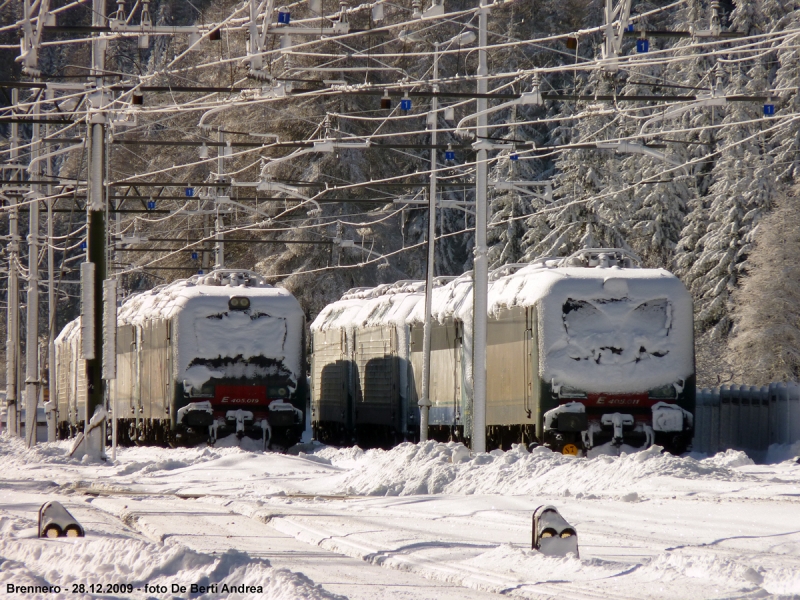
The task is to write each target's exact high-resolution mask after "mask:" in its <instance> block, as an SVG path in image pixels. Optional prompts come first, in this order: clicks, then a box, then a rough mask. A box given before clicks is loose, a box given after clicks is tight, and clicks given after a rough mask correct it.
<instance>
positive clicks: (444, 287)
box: [311, 249, 695, 454]
mask: <svg viewBox="0 0 800 600" xmlns="http://www.w3.org/2000/svg"><path fill="white" fill-rule="evenodd" d="M635 262H636V258H635V257H634V256H633V255H631V254H629V253H627V252H625V251H623V250H616V249H593V250H585V251H582V252H579V253H576V254H575V255H573V256H570V257H568V258H564V259H543V260H539V261H536V262H534V263H531V264H516V265H506V266H504V267H502V268H500V269H497V270H496V271H494V272H493V273H492V274H491V277H490V284H489V322H488V329H487V349H486V357H487V358H486V370H487V399H486V423H487V444H488V446H489V448H497V447H505V448H507V447H509V446H510V445H511V444H512V443H521V442H524V443H528V444H530V443H540V444H544V445H546V446H548V447H550V448H552V449H553V450H556V451H559V452H563V453H568V454H570V453H571V454H579V453H581V454H583V453H597V452H602V451H604V450H609V451H619V450H633V449H636V448H642V447H646V446H649V445H651V444H654V443H655V444H659V445H662V446H664V447H666V448H667V449H668V450H670V451H672V452H676V453H679V452H683V451H684V450H686V448H687V447H688V445H689V444H690V442H691V439H692V431H693V413H694V397H695V378H694V340H693V311H692V301H691V297H690V295H689V293H688V292H687V291H686V288H685V287H684V286H683V284H682V283H681V282H680V280H678V279H677V278H676V277H675V276H674V275H672V274H671V273H669V272H668V271H665V270H663V269H642V268H639V267H637V266H636V265H635ZM410 291H413V293H409V292H410ZM433 307H434V325H433V330H432V344H431V347H432V350H431V384H430V399H431V402H432V407H431V408H430V412H429V423H430V429H429V435H430V436H431V437H432V438H436V439H441V440H447V439H464V440H468V438H469V435H470V431H471V427H472V385H471V381H472V277H471V275H470V274H466V275H463V276H461V277H458V278H455V279H453V280H451V281H448V282H440V283H439V285H438V286H437V287H435V288H434V290H433ZM423 308H424V287H423V284H415V285H411V284H409V283H408V282H401V283H400V284H398V285H395V286H379V287H378V288H375V289H373V290H355V291H351V292H348V294H346V295H345V297H344V298H343V299H342V300H340V301H338V302H335V303H333V304H331V305H329V306H328V307H326V308H325V309H324V310H323V311H322V312H321V313H320V315H319V316H318V317H317V319H316V320H315V321H314V323H312V325H311V335H312V341H313V354H312V425H313V427H314V428H315V431H316V433H317V436H318V437H320V438H321V439H323V440H327V441H330V442H336V441H347V438H348V436H350V438H352V437H355V438H357V439H363V438H364V437H365V436H364V435H363V433H361V434H360V435H359V432H358V428H359V425H360V426H361V429H362V430H363V429H364V428H368V427H369V426H370V423H368V422H363V421H360V420H359V413H360V410H361V406H362V404H363V402H364V398H366V397H368V396H369V395H370V391H369V388H370V387H374V383H373V380H374V375H372V376H370V374H369V373H367V369H366V366H367V364H369V361H372V363H373V364H378V363H380V364H383V365H391V366H392V371H391V372H388V371H387V374H386V375H385V377H384V379H386V380H387V381H388V382H390V383H391V385H392V387H390V388H386V402H387V404H391V405H392V408H391V411H392V412H393V413H394V414H397V415H401V416H402V415H405V416H404V417H402V420H401V421H394V422H393V423H392V427H391V428H390V429H391V431H392V433H393V434H394V435H395V436H405V437H406V438H407V439H414V437H415V435H416V429H415V428H417V427H418V423H419V420H418V419H419V410H418V408H417V398H418V395H419V393H420V392H421V381H420V375H421V373H422V330H423V327H422V322H423V316H424V315H423ZM379 332H382V333H380V336H381V337H382V339H384V340H385V341H384V344H383V345H382V346H381V347H380V348H372V346H374V344H372V346H371V345H370V344H365V339H367V338H370V339H371V338H374V337H376V335H379ZM365 349H369V352H371V353H372V354H374V355H375V356H372V357H371V358H367V357H366V356H365ZM341 373H344V374H346V375H338V374H341ZM334 376H335V377H334ZM334 379H336V381H334ZM334 405H335V407H336V408H335V409H334V408H333V407H334ZM373 420H374V419H373ZM353 432H355V434H356V435H352V433H353ZM388 443H391V442H390V441H389V440H388V439H387V440H384V441H383V443H382V444H380V445H387V444H388Z"/></svg>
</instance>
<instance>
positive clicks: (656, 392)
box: [648, 383, 676, 400]
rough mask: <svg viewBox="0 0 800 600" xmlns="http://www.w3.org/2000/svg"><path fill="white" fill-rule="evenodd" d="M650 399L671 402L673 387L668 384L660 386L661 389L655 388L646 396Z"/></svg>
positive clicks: (673, 392) (673, 396) (673, 395)
mask: <svg viewBox="0 0 800 600" xmlns="http://www.w3.org/2000/svg"><path fill="white" fill-rule="evenodd" d="M648 395H649V396H650V398H653V399H658V400H672V399H673V398H675V396H676V394H675V386H674V385H672V384H671V383H670V384H667V385H662V386H661V387H657V388H655V389H653V390H650V393H649V394H648Z"/></svg>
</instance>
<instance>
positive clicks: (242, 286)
mask: <svg viewBox="0 0 800 600" xmlns="http://www.w3.org/2000/svg"><path fill="white" fill-rule="evenodd" d="M220 273H222V274H223V275H226V274H228V272H227V271H213V272H212V273H209V274H208V275H205V276H201V275H195V276H194V277H192V278H190V279H179V280H177V281H174V282H172V283H170V284H167V285H163V286H158V287H156V288H153V289H152V290H148V291H146V292H140V293H138V294H134V295H133V296H131V297H129V298H128V299H127V300H125V301H124V302H123V304H122V306H120V307H119V309H118V310H117V322H118V324H119V325H139V324H141V323H143V322H144V321H146V320H150V319H170V318H172V317H174V316H176V315H177V314H178V313H179V312H180V311H182V310H184V309H185V308H186V306H187V304H188V303H189V302H190V301H193V300H195V299H198V298H208V299H209V300H210V299H211V298H217V300H216V301H211V302H207V303H206V304H209V305H210V306H213V307H214V308H215V309H216V308H218V307H219V306H223V304H222V303H220V302H219V299H225V303H224V306H227V299H228V298H230V297H231V296H246V297H248V298H251V302H255V300H253V299H254V298H260V299H262V300H260V301H259V306H261V305H262V304H263V300H264V299H268V305H269V307H270V314H271V315H272V316H278V317H288V316H292V315H297V314H302V312H303V311H302V308H301V307H300V304H299V303H298V302H297V300H296V299H295V297H294V296H292V294H291V293H289V291H287V290H285V289H283V288H277V287H273V286H271V285H269V284H267V283H265V282H264V281H263V279H261V278H260V277H259V278H258V279H255V278H251V279H245V278H243V277H236V276H235V275H236V274H237V273H250V272H249V271H240V272H239V271H235V272H232V276H231V277H222V276H220ZM253 275H255V273H253ZM192 304H193V305H194V304H196V301H195V302H192ZM253 306H254V308H255V304H254V305H253ZM264 306H266V304H264Z"/></svg>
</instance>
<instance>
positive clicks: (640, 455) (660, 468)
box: [309, 442, 800, 500]
mask: <svg viewBox="0 0 800 600" xmlns="http://www.w3.org/2000/svg"><path fill="white" fill-rule="evenodd" d="M309 458H312V457H311V456H310V457H309ZM313 458H316V459H317V460H319V459H320V458H322V459H326V460H327V461H330V463H331V465H333V466H337V467H342V468H346V469H347V474H346V475H344V476H343V477H342V478H341V480H339V481H338V482H337V489H336V491H338V492H339V493H344V494H348V495H370V496H376V495H379V496H409V495H417V494H514V495H521V494H549V495H578V494H580V495H581V496H589V497H591V495H595V494H598V495H603V496H607V495H609V494H611V495H620V496H621V497H622V498H623V499H626V498H630V499H632V500H635V499H636V493H637V491H639V492H641V491H647V492H653V491H658V488H659V487H663V486H660V485H658V483H657V482H658V481H662V482H663V479H664V478H670V479H671V480H673V484H672V485H671V486H669V489H662V490H660V491H661V492H662V493H665V492H668V493H675V492H681V491H683V490H684V489H685V488H686V487H687V486H688V485H689V482H691V481H697V480H702V481H706V482H720V483H721V482H727V483H733V482H739V483H746V482H748V481H749V482H756V481H759V480H758V479H757V478H755V476H753V475H750V474H748V473H746V472H743V471H741V470H738V469H736V467H742V466H748V465H753V461H752V460H750V459H749V458H748V457H747V455H745V454H744V453H743V452H737V451H734V450H729V451H728V452H726V453H724V454H718V455H716V456H713V457H711V458H705V459H700V460H698V459H695V458H692V457H677V456H673V455H671V454H667V453H662V451H661V448H659V447H658V446H653V447H651V448H650V449H648V450H644V451H642V452H636V453H633V454H628V455H622V456H619V457H616V456H599V457H596V458H592V459H585V458H576V457H573V456H566V455H562V454H557V453H554V452H551V451H550V450H548V449H546V448H535V449H534V450H533V451H532V452H528V450H526V449H525V447H524V446H521V445H517V446H515V447H514V448H513V449H512V450H510V451H508V452H503V451H501V450H494V451H492V452H490V453H482V454H478V455H475V456H472V455H470V453H469V451H468V450H467V449H466V448H465V447H464V446H463V445H461V444H456V443H448V444H443V443H436V442H426V443H422V444H418V445H414V444H402V445H400V446H397V447H396V448H393V449H392V450H388V451H385V450H369V451H366V452H363V451H361V450H359V449H358V448H348V449H342V450H340V449H334V448H321V449H320V450H317V451H316V452H315V453H314V454H313ZM798 470H800V469H798ZM798 475H800V474H798ZM676 480H677V481H676ZM680 480H683V481H685V482H687V485H683V484H682V483H681V481H680ZM578 497H580V496H578Z"/></svg>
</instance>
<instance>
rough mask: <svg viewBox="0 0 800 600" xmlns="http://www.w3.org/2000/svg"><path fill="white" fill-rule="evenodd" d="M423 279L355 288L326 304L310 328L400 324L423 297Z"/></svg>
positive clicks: (328, 328) (345, 327) (320, 329)
mask: <svg viewBox="0 0 800 600" xmlns="http://www.w3.org/2000/svg"><path fill="white" fill-rule="evenodd" d="M424 291H425V282H423V281H398V282H397V283H394V284H382V285H379V286H377V287H374V288H356V289H355V290H350V291H348V292H347V293H346V294H344V295H343V296H342V299H341V300H338V301H336V302H333V303H332V304H329V305H328V306H326V307H325V308H324V309H323V310H322V312H320V313H319V315H317V318H316V319H314V322H313V323H311V331H327V330H330V329H352V328H354V327H379V326H381V325H402V324H404V323H405V322H406V319H407V318H408V315H409V313H410V312H411V311H412V310H414V308H415V307H416V305H417V304H418V303H419V302H420V301H421V300H424V298H425V294H424Z"/></svg>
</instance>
